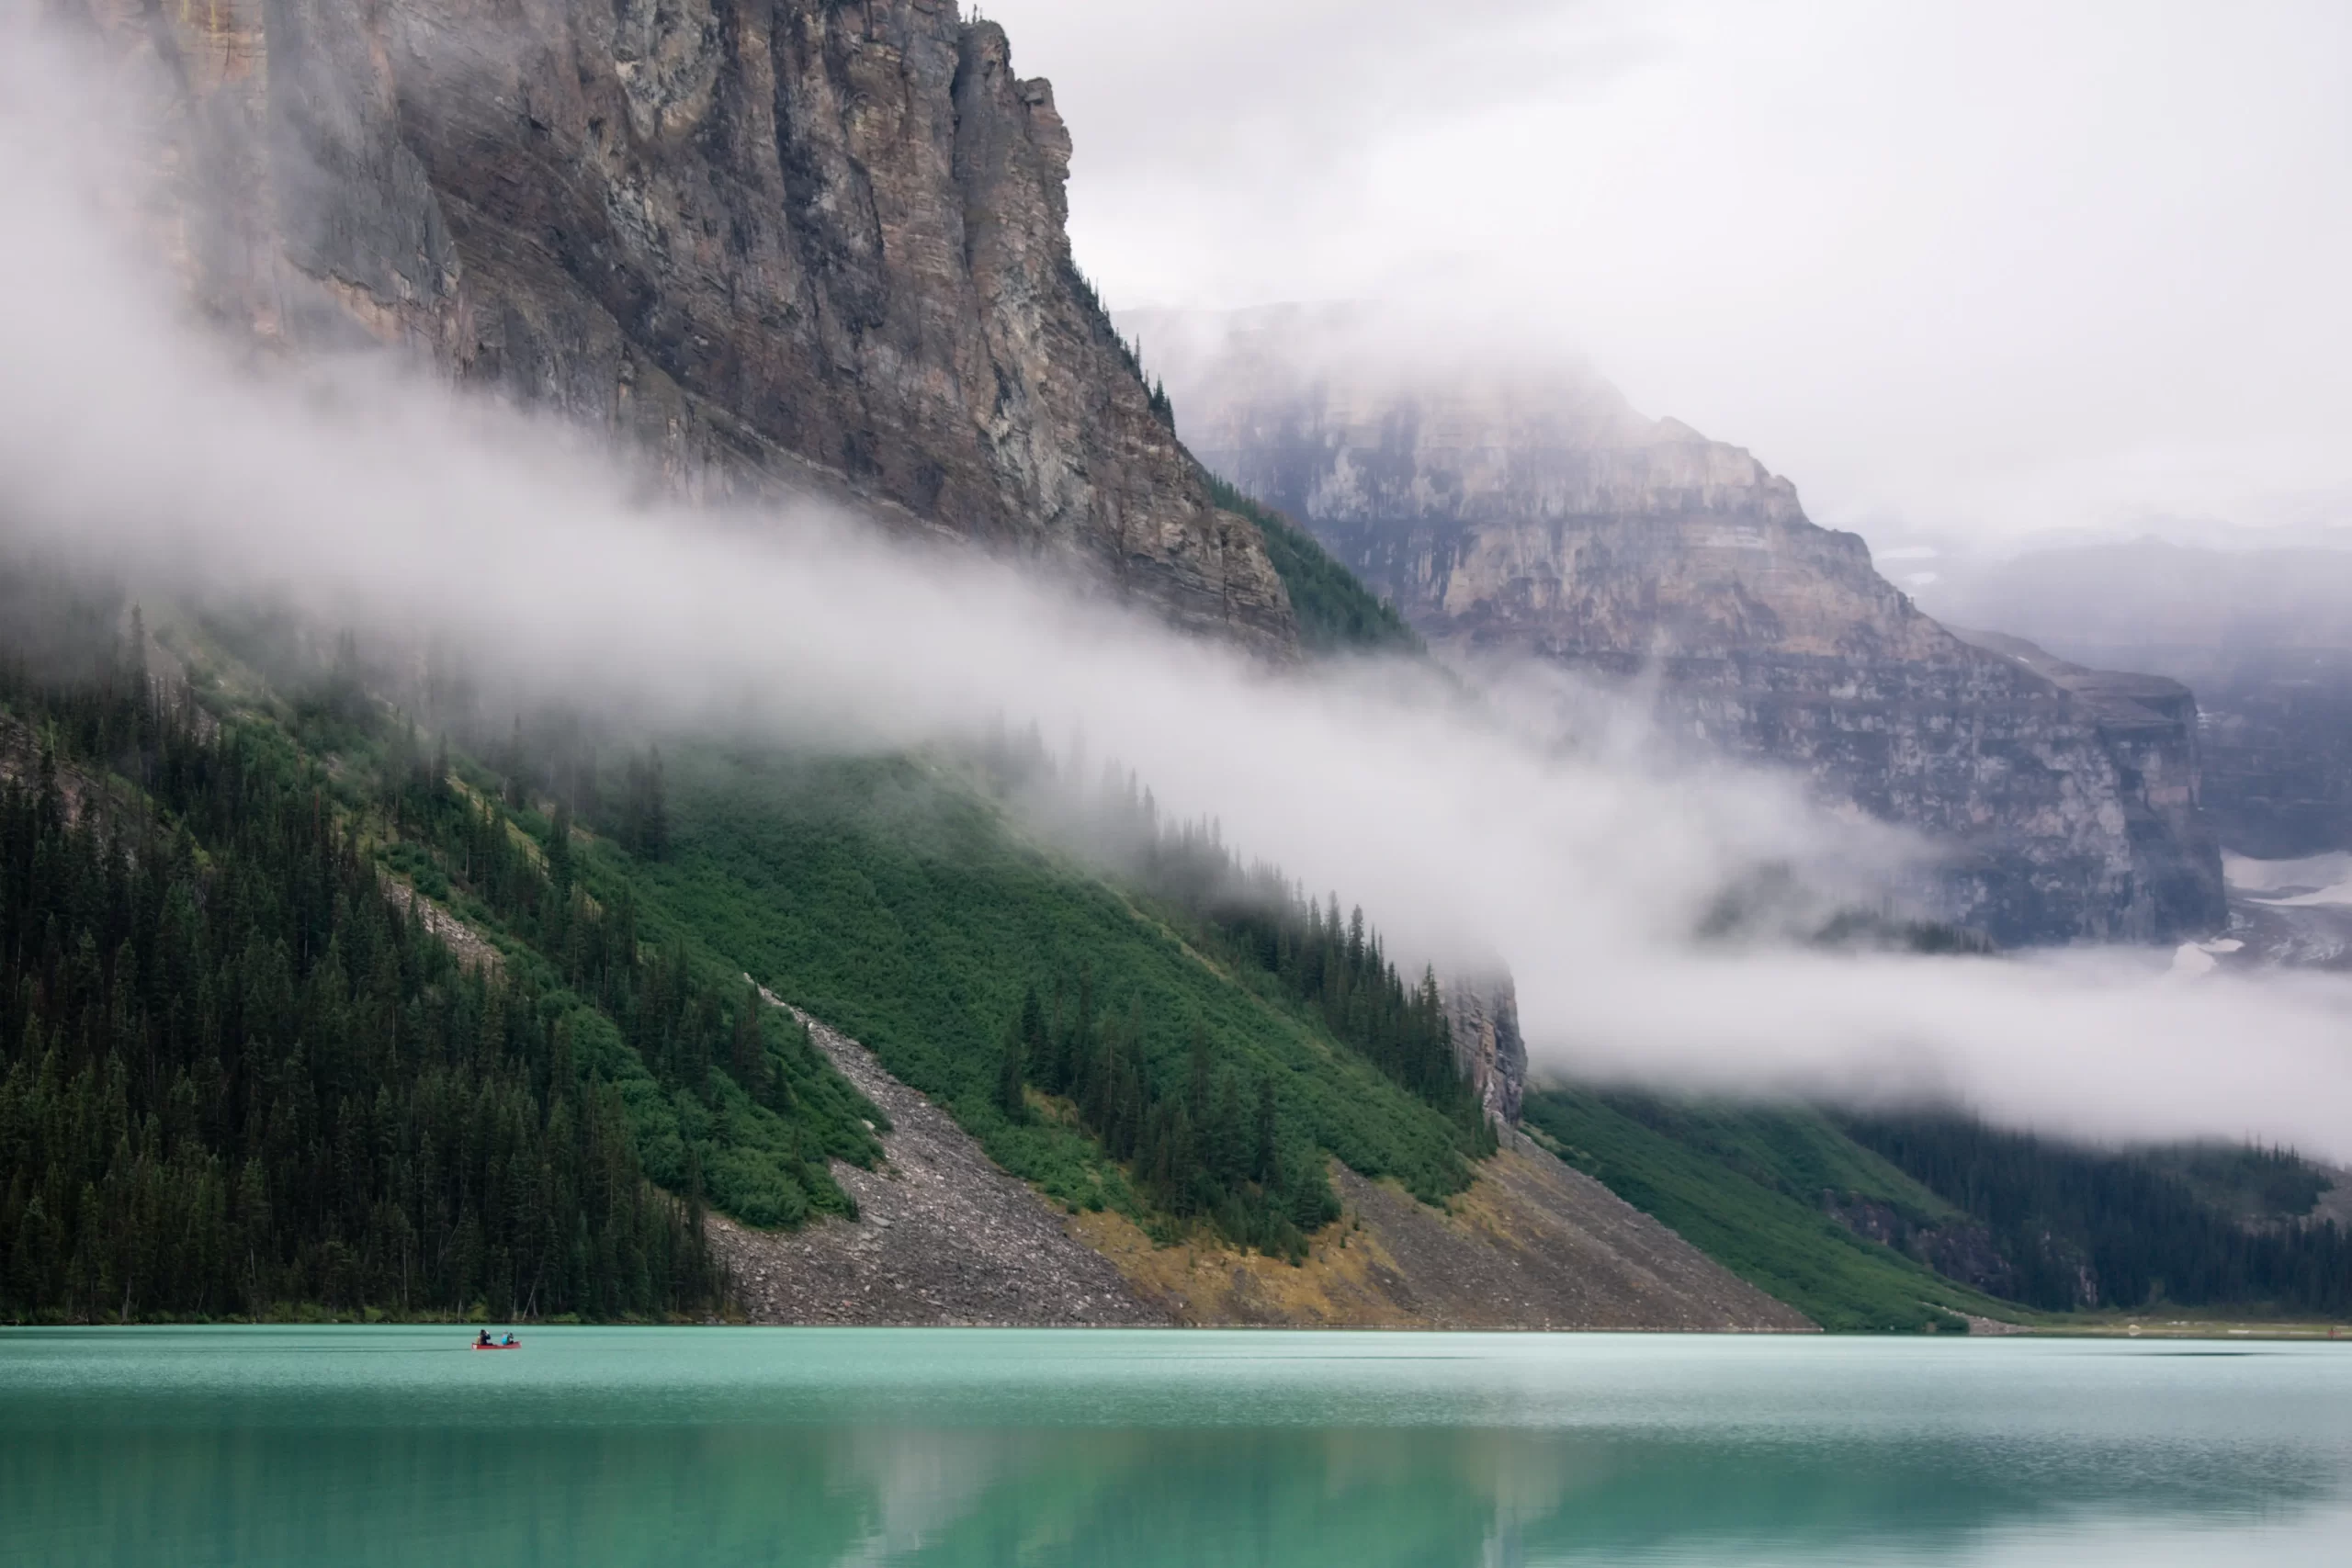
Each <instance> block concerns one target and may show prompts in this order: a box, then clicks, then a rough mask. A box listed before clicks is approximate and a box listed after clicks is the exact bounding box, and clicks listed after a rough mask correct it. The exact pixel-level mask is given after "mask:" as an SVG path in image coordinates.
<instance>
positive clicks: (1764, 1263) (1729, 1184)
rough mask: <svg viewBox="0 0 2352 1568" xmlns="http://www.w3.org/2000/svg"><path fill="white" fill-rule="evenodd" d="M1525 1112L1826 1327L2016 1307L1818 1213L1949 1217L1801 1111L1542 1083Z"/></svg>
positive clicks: (1908, 1323)
mask: <svg viewBox="0 0 2352 1568" xmlns="http://www.w3.org/2000/svg"><path fill="white" fill-rule="evenodd" d="M1525 1113H1526V1122H1527V1126H1528V1128H1529V1129H1530V1130H1531V1131H1532V1133H1533V1134H1535V1135H1536V1136H1537V1137H1538V1138H1539V1139H1540V1140H1542V1141H1544V1143H1546V1144H1547V1145H1550V1146H1551V1147H1552V1148H1553V1149H1554V1151H1555V1152H1556V1153H1557V1154H1559V1155H1560V1156H1562V1157H1563V1158H1565V1159H1566V1160H1567V1161H1568V1162H1569V1163H1571V1164H1573V1165H1575V1166H1577V1168H1580V1169H1582V1170H1584V1171H1585V1172H1587V1173H1588V1174H1589V1175H1591V1176H1593V1177H1596V1178H1598V1179H1600V1181H1601V1182H1602V1183H1603V1184H1604V1185H1605V1186H1607V1187H1608V1188H1609V1190H1611V1191H1612V1192H1614V1193H1616V1194H1617V1195H1618V1196H1619V1197H1621V1198H1623V1199H1624V1200H1625V1201H1627V1202H1629V1203H1631V1204H1633V1205H1634V1207H1635V1208H1637V1209H1640V1210H1642V1211H1644V1212H1645V1213H1649V1214H1652V1215H1654V1216H1656V1217H1657V1219H1659V1220H1661V1221H1663V1222H1664V1223H1665V1224H1667V1225H1668V1227H1669V1228H1671V1229H1673V1230H1674V1231H1676V1232H1678V1233H1679V1234H1680V1235H1682V1236H1683V1238H1684V1239H1685V1240H1688V1241H1689V1242H1691V1244H1692V1245H1693V1246H1695V1247H1699V1248H1700V1249H1701V1250H1702V1251H1703V1252H1705V1253H1706V1254H1707V1255H1708V1256H1709V1257H1711V1258H1714V1259H1715V1261H1716V1262H1718V1263H1721V1264H1722V1265H1723V1266H1724V1268H1726V1269H1730V1270H1731V1271H1732V1272H1733V1273H1735V1274H1737V1275H1738V1276H1739V1277H1740V1278H1741V1279H1743V1280H1747V1281H1748V1282H1749V1283H1751V1284H1753V1285H1756V1286H1758V1288H1760V1289H1762V1290H1764V1291H1767V1292H1770V1293H1771V1294H1773V1295H1775V1296H1777V1297H1779V1298H1780V1299H1781V1300H1782V1301H1784V1302H1786V1303H1789V1304H1790V1305H1791V1306H1793V1307H1795V1308H1796V1309H1797V1310H1798V1311H1799V1312H1802V1313H1804V1314H1805V1315H1806V1316H1807V1317H1810V1318H1812V1319H1813V1320H1814V1321H1815V1323H1818V1324H1820V1325H1821V1326H1822V1327H1824V1328H1827V1329H1832V1330H1845V1331H1868V1332H1880V1333H1886V1332H1912V1331H1917V1330H1920V1329H1926V1328H1944V1329H1951V1328H1958V1327H1961V1326H1962V1325H1961V1323H1960V1322H1959V1321H1958V1319H1957V1318H1956V1317H1955V1316H1954V1314H1959V1313H1971V1314H1980V1315H1985V1316H1994V1317H2004V1318H2015V1317H2018V1315H2020V1314H2019V1309H2018V1308H2017V1307H2016V1306H2015V1305H2013V1304H2011V1303H2005V1302H1998V1301H1996V1300H1994V1299H1992V1298H1991V1297H1988V1296H1985V1295H1983V1294H1980V1293H1979V1292H1975V1291H1972V1290H1969V1289H1967V1288H1965V1287H1963V1286H1961V1285H1958V1284H1955V1283H1954V1282H1953V1281H1951V1280H1947V1279H1945V1278H1943V1277H1942V1276H1941V1275H1939V1274H1937V1273H1935V1272H1933V1271H1932V1270H1930V1269H1927V1268H1925V1267H1923V1266H1922V1265H1920V1264H1918V1263H1917V1262H1915V1261H1913V1260H1912V1259H1911V1258H1906V1257H1905V1256H1904V1255H1903V1254H1901V1253H1899V1252H1896V1251H1895V1250H1894V1249H1893V1248H1892V1247H1884V1246H1882V1245H1881V1244H1879V1243H1877V1242H1874V1241H1871V1240H1868V1239H1866V1238H1864V1237H1862V1236H1860V1235H1856V1234H1854V1232H1852V1231H1850V1230H1849V1229H1848V1228H1846V1227H1845V1226H1844V1225H1842V1224H1838V1222H1837V1221H1836V1220H1834V1219H1832V1218H1831V1217H1830V1216H1829V1215H1828V1214H1826V1213H1824V1212H1823V1209H1822V1195H1823V1193H1824V1192H1825V1191H1834V1192H1836V1193H1838V1194H1839V1195H1841V1196H1844V1197H1849V1198H1856V1199H1863V1200H1868V1201H1875V1202H1878V1203H1882V1204H1884V1205H1886V1206H1888V1207H1889V1208H1892V1209H1894V1210H1895V1211H1896V1212H1897V1213H1901V1214H1903V1215H1904V1216H1905V1217H1906V1218H1907V1219H1909V1220H1910V1221H1911V1222H1912V1223H1914V1224H1936V1223H1939V1222H1940V1221H1944V1220H1948V1219H1951V1218H1955V1217H1957V1216H1956V1215H1955V1214H1954V1212H1953V1210H1952V1209H1951V1205H1950V1204H1948V1203H1946V1202H1944V1201H1942V1200H1940V1199H1939V1198H1938V1197H1937V1196H1936V1195H1935V1194H1934V1193H1932V1192H1930V1191H1928V1190H1927V1189H1926V1188H1924V1187H1921V1186H1920V1185H1919V1184H1918V1183H1917V1182H1916V1181H1913V1180H1911V1179H1909V1178H1907V1177H1905V1175H1904V1174H1903V1173H1902V1172H1901V1171H1899V1170H1896V1169H1895V1168H1893V1167H1892V1166H1890V1165H1888V1164H1887V1163H1886V1162H1885V1161H1883V1160H1881V1159H1879V1158H1877V1157H1876V1156H1872V1155H1871V1154H1870V1153H1868V1152H1867V1151H1866V1150H1863V1149H1862V1148H1860V1146H1858V1145H1855V1144H1854V1143H1853V1142H1852V1141H1851V1140H1850V1139H1849V1138H1847V1137H1846V1136H1845V1135H1844V1134H1842V1133H1840V1132H1839V1131H1838V1129H1837V1128H1836V1127H1834V1126H1832V1125H1830V1124H1829V1123H1828V1122H1826V1121H1825V1120H1824V1119H1822V1118H1821V1117H1819V1116H1818V1115H1815V1113H1813V1112H1810V1111H1795V1110H1786V1111H1783V1110H1763V1109H1755V1108H1747V1107H1737V1108H1735V1107H1694V1106H1687V1105H1684V1106H1668V1105H1666V1104H1663V1103H1661V1102H1658V1101H1656V1100H1647V1099H1646V1098H1641V1097H1629V1096H1619V1095H1602V1094H1598V1093H1594V1092H1592V1091H1589V1090H1584V1089H1545V1090H1542V1091H1539V1092H1536V1093H1532V1094H1530V1095H1529V1096H1528V1097H1527V1101H1526V1107H1525Z"/></svg>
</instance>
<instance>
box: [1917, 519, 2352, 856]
mask: <svg viewBox="0 0 2352 1568" xmlns="http://www.w3.org/2000/svg"><path fill="white" fill-rule="evenodd" d="M1937 564H1938V567H1939V575H1938V579H1937V581H1935V582H1934V583H1932V584H1930V585H1927V586H1924V587H1923V588H1922V589H1921V592H1922V594H1923V596H1927V597H1928V600H1929V602H1930V603H1931V604H1934V605H1936V606H1937V607H1938V608H1939V610H1946V611H1948V612H1949V613H1950V614H1951V615H1953V616H1955V617H1958V618H1961V619H1964V620H1967V621H1969V622H1970V623H1971V624H1972V625H1979V626H2000V627H2001V628H2002V629H2003V630H2005V631H2010V632H2015V633H2018V635H2020V636H2023V637H2031V638H2033V639H2034V640H2035V641H2036V642H2038V643H2041V645H2042V646H2044V647H2046V648H2049V649H2053V650H2054V651H2056V652H2058V653H2061V654H2063V655H2064V656H2065V657H2066V658H2068V659H2072V660H2080V661H2082V662H2084V663H2100V664H2113V665H2120V666H2125V667H2128V668H2131V669H2134V670H2148V671H2155V672H2157V673H2159V674H2163V675H2169V676H2172V677H2174V678H2175V679H2177V680H2180V681H2185V682H2188V684H2189V685H2191V686H2193V687H2195V688H2196V691H2197V695H2198V702H2199V710H2200V725H2201V733H2200V739H2201V746H2202V751H2203V760H2204V785H2205V787H2204V798H2205V804H2206V807H2207V809H2208V810H2209V811H2210V812H2211V815H2212V818H2213V820H2214V823H2215V826H2216V829H2218V831H2219V832H2220V834H2221V837H2222V842H2223V843H2224V844H2225V845H2227V846H2228V847H2229V848H2231V849H2233V850H2236V851H2238V852H2242V853H2245V854H2250V855H2255V856H2258V857H2262V858H2266V859H2292V858H2294V857H2297V856H2301V855H2310V854H2318V853H2322V852H2327V851H2331V850H2341V849H2352V550H2328V549H2312V548H2285V549H2274V548H2246V549H2234V550H2223V549H2211V548H2199V547H2191V546H2185V545H2175V544H2169V543H2166V542H2165V541H2163V540H2160V539H2136V540H2131V541H2127V542H2120V543H2117V544H2111V545H2086V546H2076V547H2069V548H2064V549H2048V550H2035V551H2031V552H2029V553H2027V554H2024V555H2021V556H2018V557H2017V558H2014V559H2011V560H2004V561H1997V562H1966V561H1962V562H1939V563H1937Z"/></svg>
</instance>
